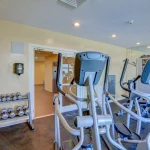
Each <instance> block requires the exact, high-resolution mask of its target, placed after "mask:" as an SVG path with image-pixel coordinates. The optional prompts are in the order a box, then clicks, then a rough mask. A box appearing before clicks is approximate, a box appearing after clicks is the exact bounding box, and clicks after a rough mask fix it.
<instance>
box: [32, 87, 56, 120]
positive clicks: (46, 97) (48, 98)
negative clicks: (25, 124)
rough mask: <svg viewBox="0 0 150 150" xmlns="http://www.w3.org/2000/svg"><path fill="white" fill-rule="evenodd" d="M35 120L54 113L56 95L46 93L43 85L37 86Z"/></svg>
mask: <svg viewBox="0 0 150 150" xmlns="http://www.w3.org/2000/svg"><path fill="white" fill-rule="evenodd" d="M34 94H35V118H36V117H40V116H46V115H50V114H53V113H54V106H53V96H54V94H55V93H51V92H48V91H45V90H44V89H43V85H35V93H34Z"/></svg>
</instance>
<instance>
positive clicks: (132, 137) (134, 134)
mask: <svg viewBox="0 0 150 150" xmlns="http://www.w3.org/2000/svg"><path fill="white" fill-rule="evenodd" d="M130 139H131V140H141V137H140V136H139V135H138V134H136V133H135V132H132V136H131V138H130Z"/></svg>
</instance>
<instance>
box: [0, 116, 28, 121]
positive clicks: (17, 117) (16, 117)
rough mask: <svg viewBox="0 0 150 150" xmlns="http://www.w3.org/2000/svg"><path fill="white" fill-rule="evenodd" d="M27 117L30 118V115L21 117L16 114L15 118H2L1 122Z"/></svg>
mask: <svg viewBox="0 0 150 150" xmlns="http://www.w3.org/2000/svg"><path fill="white" fill-rule="evenodd" d="M27 117H28V118H29V115H23V116H21V117H19V116H15V117H14V118H7V119H0V123H1V122H2V121H5V122H7V121H10V120H13V119H19V118H27Z"/></svg>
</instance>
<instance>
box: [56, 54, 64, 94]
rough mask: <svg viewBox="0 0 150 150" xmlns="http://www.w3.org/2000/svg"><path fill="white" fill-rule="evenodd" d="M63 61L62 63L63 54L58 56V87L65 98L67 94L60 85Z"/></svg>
mask: <svg viewBox="0 0 150 150" xmlns="http://www.w3.org/2000/svg"><path fill="white" fill-rule="evenodd" d="M61 61H62V54H61V53H59V54H58V64H57V75H56V85H57V88H58V91H59V92H60V93H61V94H62V95H64V96H65V94H66V93H65V92H64V91H63V90H62V89H61V87H60V86H61V84H60V71H61Z"/></svg>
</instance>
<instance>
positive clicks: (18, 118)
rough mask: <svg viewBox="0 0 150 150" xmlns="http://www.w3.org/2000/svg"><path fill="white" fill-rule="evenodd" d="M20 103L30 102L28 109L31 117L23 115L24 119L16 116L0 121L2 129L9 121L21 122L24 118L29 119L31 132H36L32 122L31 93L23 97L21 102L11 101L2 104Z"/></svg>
mask: <svg viewBox="0 0 150 150" xmlns="http://www.w3.org/2000/svg"><path fill="white" fill-rule="evenodd" d="M20 101H28V108H29V112H30V113H29V115H23V116H22V117H19V116H15V117H14V118H7V119H6V120H4V119H0V127H3V125H2V123H8V124H9V121H13V120H15V119H16V120H17V122H19V120H21V119H23V118H27V119H29V120H28V125H29V127H30V129H31V130H34V126H33V122H32V114H31V113H32V110H31V100H30V93H28V94H26V95H23V96H22V99H20V100H15V101H13V100H10V101H5V102H0V104H5V103H14V102H20Z"/></svg>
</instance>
